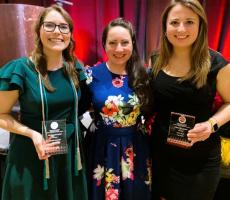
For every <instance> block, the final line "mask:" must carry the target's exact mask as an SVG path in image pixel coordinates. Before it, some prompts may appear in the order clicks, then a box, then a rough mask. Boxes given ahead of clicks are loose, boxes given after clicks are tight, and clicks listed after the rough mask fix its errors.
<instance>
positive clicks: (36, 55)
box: [31, 5, 79, 91]
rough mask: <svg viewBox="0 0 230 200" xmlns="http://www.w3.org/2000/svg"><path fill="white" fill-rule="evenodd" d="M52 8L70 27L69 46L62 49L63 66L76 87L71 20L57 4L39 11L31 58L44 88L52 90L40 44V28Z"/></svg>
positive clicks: (76, 78) (76, 77) (76, 73)
mask: <svg viewBox="0 0 230 200" xmlns="http://www.w3.org/2000/svg"><path fill="white" fill-rule="evenodd" d="M53 10H54V11H57V12H58V13H60V14H61V15H62V16H63V18H64V19H65V21H66V22H67V23H68V25H69V28H70V33H71V38H70V43H69V46H68V47H67V48H66V49H65V50H63V52H62V56H63V58H64V61H65V63H66V64H65V68H64V70H65V74H66V75H68V76H69V77H70V78H71V79H72V80H73V82H74V85H75V87H76V88H78V87H79V81H78V72H77V71H76V69H75V65H76V62H77V59H76V57H75V56H74V49H75V42H74V39H73V21H72V19H71V17H70V15H69V14H68V13H67V12H66V11H65V10H64V9H63V8H62V7H60V6H58V5H52V6H50V7H47V8H45V9H44V10H43V11H42V12H41V14H40V16H39V18H38V20H37V22H36V24H35V48H34V50H33V52H32V55H31V56H32V60H33V62H34V64H35V66H36V69H37V70H38V71H39V73H40V74H41V77H42V80H43V81H44V85H45V87H46V89H47V90H48V91H54V90H55V88H53V87H52V85H51V83H50V81H49V78H48V74H47V59H46V55H45V54H44V51H43V45H42V42H41V38H40V29H41V26H42V24H43V22H44V19H45V17H46V16H47V15H48V13H49V12H51V11H53Z"/></svg>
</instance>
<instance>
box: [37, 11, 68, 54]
mask: <svg viewBox="0 0 230 200" xmlns="http://www.w3.org/2000/svg"><path fill="white" fill-rule="evenodd" d="M43 22H45V23H48V22H52V23H54V24H56V25H63V26H66V25H67V26H68V23H67V22H66V20H65V19H64V17H63V16H62V15H61V14H60V13H59V12H57V11H56V10H51V11H50V12H49V13H48V14H47V15H46V16H45V18H44V21H43ZM46 28H50V27H46ZM46 28H45V27H44V24H43V25H42V26H41V27H40V39H41V42H42V45H43V51H44V53H45V54H49V53H50V52H62V51H63V50H65V49H66V48H67V47H68V46H69V43H70V38H71V32H69V33H61V32H60V30H59V28H60V26H59V27H58V26H56V27H55V29H54V31H47V29H46Z"/></svg>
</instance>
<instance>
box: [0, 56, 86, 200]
mask: <svg viewBox="0 0 230 200" xmlns="http://www.w3.org/2000/svg"><path fill="white" fill-rule="evenodd" d="M76 68H77V70H78V71H79V74H80V80H81V81H84V79H85V77H84V74H83V73H82V71H81V66H80V65H79V64H77V66H76ZM63 69H64V68H61V69H58V70H56V71H49V72H48V75H49V79H50V82H51V83H52V86H53V87H54V88H56V90H55V91H54V92H48V91H46V99H47V109H46V112H47V111H48V113H47V114H48V119H46V120H58V119H66V123H67V125H66V135H67V143H68V153H67V154H62V155H55V156H51V157H50V158H49V173H50V178H49V179H46V178H45V176H44V174H45V170H44V169H45V162H44V161H41V160H39V158H38V155H37V153H36V150H35V147H34V144H33V142H32V140H31V139H30V138H28V137H25V136H20V135H17V134H11V143H10V148H9V153H8V156H7V168H6V172H5V178H4V183H3V192H2V200H87V188H86V179H85V170H84V162H83V169H81V170H78V169H77V167H76V159H77V158H76V145H77V143H76V131H75V113H76V112H75V109H74V107H75V105H76V104H75V103H76V102H75V100H76V97H75V98H74V93H73V89H72V87H71V84H70V80H69V78H68V76H66V74H65V73H64V70H63ZM15 89H17V90H19V91H20V96H19V104H20V121H21V123H23V124H25V125H26V126H28V127H30V128H31V129H34V130H36V131H38V132H40V133H41V129H42V128H41V121H42V109H41V96H40V89H39V81H38V74H37V72H36V71H35V66H34V64H33V63H32V62H31V61H30V60H29V59H28V58H27V57H22V58H19V59H16V60H13V61H11V62H9V63H8V64H6V65H5V66H3V67H2V68H1V69H0V90H3V91H6V90H15ZM80 93H81V92H80V90H78V99H80V96H81V95H80ZM78 133H80V131H78ZM78 136H79V140H80V147H81V142H82V139H81V135H80V134H78ZM80 149H82V148H80ZM81 155H83V153H82V152H81ZM81 160H82V161H83V160H84V159H83V158H81Z"/></svg>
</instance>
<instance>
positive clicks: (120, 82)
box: [112, 76, 125, 88]
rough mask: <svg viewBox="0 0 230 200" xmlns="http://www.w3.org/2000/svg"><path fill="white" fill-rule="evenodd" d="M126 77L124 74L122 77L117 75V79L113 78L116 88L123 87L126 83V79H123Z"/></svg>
mask: <svg viewBox="0 0 230 200" xmlns="http://www.w3.org/2000/svg"><path fill="white" fill-rule="evenodd" d="M124 78H125V77H124V76H120V78H119V77H116V78H115V79H113V80H112V84H113V86H114V87H116V88H120V87H122V86H123V85H124V81H123V79H124Z"/></svg>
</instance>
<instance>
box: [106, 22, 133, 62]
mask: <svg viewBox="0 0 230 200" xmlns="http://www.w3.org/2000/svg"><path fill="white" fill-rule="evenodd" d="M132 50H133V44H132V39H131V35H130V32H129V30H128V29H126V28H124V27H122V26H114V27H111V28H110V29H109V31H108V34H107V38H106V42H105V51H106V54H107V57H108V63H109V65H113V66H122V67H125V66H126V63H127V61H128V60H129V58H130V57H131V55H132Z"/></svg>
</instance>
